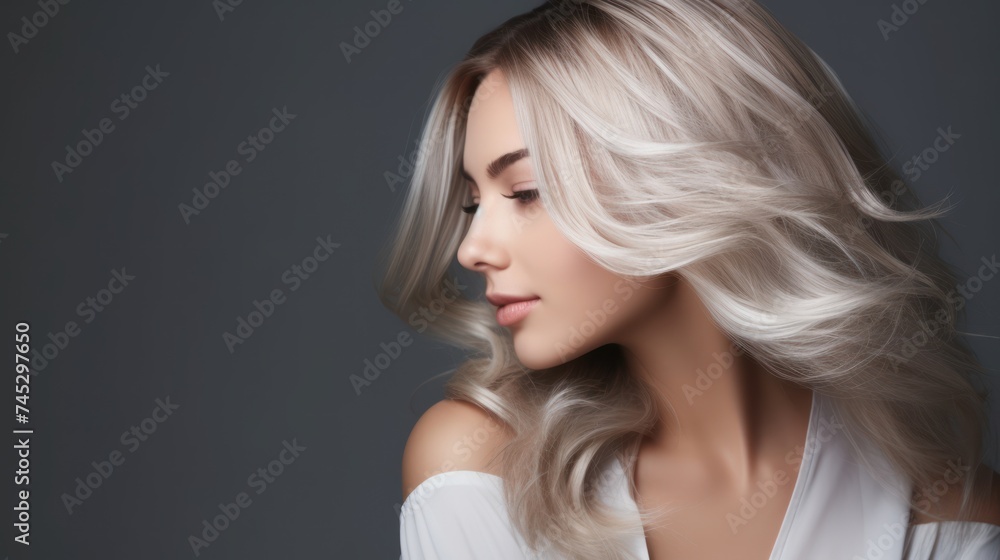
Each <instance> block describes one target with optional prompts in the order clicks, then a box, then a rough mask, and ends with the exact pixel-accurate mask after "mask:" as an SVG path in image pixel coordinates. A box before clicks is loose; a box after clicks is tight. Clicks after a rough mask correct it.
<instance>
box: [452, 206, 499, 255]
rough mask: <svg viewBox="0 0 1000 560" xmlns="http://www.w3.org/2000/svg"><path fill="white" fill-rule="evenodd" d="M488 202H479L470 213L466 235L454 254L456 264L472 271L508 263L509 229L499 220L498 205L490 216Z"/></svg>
mask: <svg viewBox="0 0 1000 560" xmlns="http://www.w3.org/2000/svg"><path fill="white" fill-rule="evenodd" d="M489 206H490V205H488V204H483V201H481V202H480V206H479V208H477V209H476V213H475V214H473V215H472V223H471V224H470V225H469V229H468V231H466V233H465V238H463V239H462V243H461V245H459V246H458V254H457V255H456V256H457V258H458V262H459V264H461V265H462V266H463V267H465V268H467V269H469V270H471V271H473V272H485V271H486V270H487V269H491V268H492V269H503V268H506V267H507V265H509V264H510V253H509V251H508V248H507V243H508V241H509V239H508V237H509V235H508V234H509V232H508V231H507V228H504V227H503V225H502V223H501V222H502V221H503V220H502V219H501V217H500V216H499V210H500V208H495V209H494V210H495V211H494V212H493V215H492V216H491V214H490V208H489Z"/></svg>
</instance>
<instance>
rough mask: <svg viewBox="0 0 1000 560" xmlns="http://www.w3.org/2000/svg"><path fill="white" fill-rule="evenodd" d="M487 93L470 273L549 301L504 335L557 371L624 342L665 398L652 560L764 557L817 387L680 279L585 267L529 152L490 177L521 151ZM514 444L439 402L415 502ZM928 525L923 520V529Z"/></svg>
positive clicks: (476, 124)
mask: <svg viewBox="0 0 1000 560" xmlns="http://www.w3.org/2000/svg"><path fill="white" fill-rule="evenodd" d="M484 83H490V84H493V87H490V88H480V90H479V91H477V92H476V96H475V99H474V101H473V105H472V107H473V110H472V111H470V113H469V120H468V123H467V127H466V143H465V147H464V153H463V167H464V169H465V170H467V172H468V174H469V176H470V177H471V179H472V181H470V182H469V185H468V188H469V198H468V200H469V201H470V202H471V203H472V204H478V208H476V209H475V213H474V215H473V218H472V220H471V224H470V225H469V228H468V231H467V232H466V235H465V238H464V240H463V242H462V244H461V246H460V247H459V249H458V255H457V256H458V260H459V262H460V263H461V265H462V266H463V267H465V268H467V269H469V270H472V271H475V272H478V273H480V274H482V275H483V277H484V278H485V281H486V289H487V293H503V294H507V295H515V296H533V297H538V298H540V301H539V302H538V303H537V304H536V305H535V307H534V309H532V311H531V312H530V313H529V314H528V316H527V317H525V318H524V319H523V320H522V321H520V322H518V323H516V324H514V325H511V326H510V327H508V328H509V329H510V332H511V334H512V336H513V339H514V346H515V351H516V352H517V356H518V359H519V360H520V361H521V362H522V363H523V364H524V365H525V366H527V367H529V368H532V369H541V368H547V367H551V366H554V365H558V364H560V363H563V362H566V361H568V360H571V359H573V358H576V357H578V356H580V355H583V354H585V353H587V352H589V351H591V350H594V349H595V348H598V347H600V346H603V345H605V344H618V345H620V346H621V347H622V348H623V349H624V350H625V354H626V356H627V361H628V366H629V371H631V372H633V374H634V375H636V376H639V378H641V379H642V380H644V381H645V382H646V383H648V384H649V385H650V386H651V387H652V388H653V389H654V391H655V393H656V394H657V395H658V397H659V399H658V400H659V404H660V409H661V421H660V424H659V426H658V428H657V430H656V432H655V434H654V435H653V436H652V437H648V438H646V440H644V442H643V444H642V446H641V447H640V450H639V454H638V460H637V466H636V471H635V473H634V474H635V479H636V485H637V494H636V495H634V496H633V499H635V500H636V501H637V502H638V503H640V504H645V505H648V506H651V507H656V506H659V505H664V504H669V505H670V506H672V507H678V508H679V509H678V513H677V514H675V515H674V516H672V517H671V520H670V524H669V528H666V529H655V530H652V529H647V531H646V542H647V546H648V548H649V552H650V560H657V559H659V558H689V559H698V558H745V559H754V558H759V559H767V558H768V556H769V555H770V553H771V550H772V548H773V546H774V543H775V540H776V539H777V535H778V531H779V529H780V527H781V524H782V521H783V519H784V516H785V512H786V511H787V509H788V504H789V502H790V499H791V494H792V490H793V488H794V486H795V482H796V478H797V475H798V472H797V467H798V465H799V464H800V463H799V462H797V461H795V462H792V463H789V460H788V457H789V454H790V453H792V454H793V456H794V454H797V456H798V457H801V450H802V448H803V446H804V444H805V440H806V432H807V428H808V421H809V415H810V410H811V403H812V391H811V390H809V389H808V388H804V387H801V386H798V385H797V384H794V383H791V382H787V381H784V380H781V379H779V378H777V377H776V376H774V375H772V374H770V373H768V372H766V371H765V370H763V368H762V367H761V366H760V365H759V364H758V363H757V362H755V361H754V360H753V359H752V358H750V357H748V356H746V355H745V354H742V355H739V354H738V353H736V352H734V351H733V347H732V346H731V341H730V340H729V339H728V338H727V337H726V336H725V335H724V334H723V333H722V332H721V331H720V330H719V328H718V327H717V326H716V325H715V323H714V321H713V320H712V318H711V316H710V314H709V312H708V311H707V309H706V308H705V307H704V306H703V305H702V303H701V301H700V299H699V298H698V297H697V294H696V293H695V291H694V290H693V288H692V287H691V286H690V284H688V283H687V282H685V281H684V280H683V279H681V278H680V277H679V276H676V275H673V274H666V275H663V276H661V277H656V278H651V279H649V280H647V281H646V282H642V283H630V282H627V281H625V280H623V279H622V278H620V277H618V276H617V275H615V274H613V273H611V272H609V271H608V270H606V269H604V268H603V267H601V266H599V265H598V264H597V263H595V262H593V261H592V260H591V259H589V258H588V257H587V256H586V255H585V254H584V253H583V252H582V251H580V250H579V249H578V248H577V247H576V246H575V245H573V244H572V243H571V242H570V241H568V240H567V239H566V238H565V237H564V236H563V235H562V234H561V233H560V232H559V230H558V229H557V228H556V227H555V225H554V224H553V222H552V221H551V220H550V219H549V216H548V214H547V213H546V212H545V209H544V208H543V206H542V203H541V201H540V200H538V198H537V197H536V196H533V194H536V193H530V192H526V191H530V190H531V189H534V188H536V185H535V184H534V181H535V174H534V171H533V169H532V165H531V163H532V162H531V160H530V155H528V156H527V157H523V158H521V159H518V160H517V161H515V162H514V163H512V164H510V165H509V166H507V167H506V168H505V169H504V170H503V171H502V172H501V173H500V174H498V175H497V176H495V177H491V176H490V174H488V173H487V167H488V166H489V165H490V163H491V162H493V161H494V160H496V159H497V158H499V157H500V156H501V155H503V154H507V153H511V152H516V151H517V150H520V149H523V148H525V145H524V142H523V140H522V137H521V134H520V132H519V130H518V127H517V122H516V120H515V112H514V105H513V102H512V99H511V96H510V90H509V88H508V86H507V82H506V80H505V78H504V76H503V74H502V73H501V72H500V71H498V70H494V71H493V72H491V73H490V74H489V75H488V76H487V77H486V79H485V80H484ZM518 193H520V194H518ZM608 301H612V302H614V305H613V306H608V303H607V302H608ZM602 309H603V310H605V311H606V320H605V321H603V323H601V324H600V325H598V324H596V322H595V321H594V320H593V319H592V317H593V316H594V315H593V313H594V312H596V311H598V310H602ZM608 309H614V311H613V312H607V310H608ZM588 312H591V314H589V315H588ZM588 321H589V323H590V324H589V325H588V328H587V330H586V332H587V333H589V335H588V336H584V337H582V342H581V337H579V336H578V337H576V338H574V337H572V336H571V335H572V334H573V333H574V332H576V333H580V332H581V327H582V326H584V325H585V324H587V323H588ZM591 327H592V328H591ZM727 358H730V359H731V360H730V359H727ZM712 364H718V365H720V366H724V365H726V364H729V365H728V367H725V368H724V369H723V373H722V375H720V376H718V378H717V379H714V380H713V382H712V384H711V386H710V387H708V389H707V390H704V391H702V392H701V393H700V394H692V393H690V389H688V392H685V388H686V387H687V388H690V387H698V386H699V385H698V384H697V381H696V378H697V376H698V375H699V371H705V370H706V369H707V368H708V367H710V366H712ZM483 430H488V433H489V437H487V438H485V441H483V442H482V443H477V444H476V448H475V449H471V446H469V445H463V443H462V442H468V441H470V440H469V439H468V438H469V437H470V436H472V435H474V434H476V432H477V431H478V433H479V435H480V436H482V434H483V433H484V432H483ZM509 437H510V430H509V429H508V428H507V427H505V426H503V424H502V422H501V421H500V420H498V419H496V418H493V417H492V415H491V414H489V413H488V412H486V411H484V410H482V409H481V408H479V407H478V406H475V405H473V404H471V403H466V402H461V401H457V400H451V399H445V400H442V401H440V402H438V403H437V404H435V405H434V406H432V407H431V408H430V409H428V410H427V412H425V413H424V414H423V416H421V418H420V419H419V421H418V422H417V423H416V425H415V426H414V428H413V430H412V432H411V434H410V437H409V440H408V441H407V443H406V448H405V449H404V452H403V497H404V499H405V498H406V496H408V495H409V493H410V492H411V491H412V490H413V489H414V488H416V487H417V486H418V485H419V484H420V483H421V482H423V481H424V480H426V479H427V478H428V477H430V476H433V475H434V474H437V473H439V472H442V471H448V470H473V471H480V472H487V473H490V474H495V475H497V474H498V472H497V469H496V467H495V465H493V464H491V463H490V460H491V459H492V458H493V457H494V456H495V454H496V452H497V450H498V449H499V448H500V446H502V445H503V443H504V442H505V441H507V440H508V439H509ZM483 439H484V438H482V437H479V438H475V439H474V440H473V441H481V440H483ZM779 471H780V472H781V473H783V475H779V474H778V473H779ZM993 476H994V479H995V480H997V481H998V482H995V483H994V490H995V491H996V492H994V495H993V496H992V499H991V500H986V501H985V502H984V506H985V507H984V509H983V511H982V513H981V515H980V516H979V517H977V518H974V519H973V520H977V521H984V522H987V523H993V524H997V525H1000V505H998V504H1000V498H998V496H1000V494H998V493H1000V475H997V474H996V473H993ZM776 477H779V478H777V480H786V482H785V483H782V484H778V485H777V492H776V493H775V494H774V495H773V496H771V497H770V498H769V499H768V501H767V503H766V504H765V505H764V506H763V507H762V508H761V509H760V510H759V511H758V512H757V514H756V515H755V516H754V517H753V518H752V519H750V520H749V522H748V523H747V524H746V525H738V526H736V527H735V530H734V528H733V526H731V524H730V522H731V519H732V517H731V516H729V517H727V515H728V514H732V513H736V512H738V510H739V507H740V499H741V498H745V497H749V496H750V495H751V494H753V493H754V492H756V491H758V486H757V483H758V482H759V481H770V480H776ZM949 500H951V501H950V502H949ZM986 502H988V503H986ZM949 504H950V505H949ZM955 505H957V504H955V503H954V500H953V498H951V497H950V495H946V496H945V497H944V499H943V500H942V501H941V502H940V506H941V507H940V509H939V510H938V512H939V513H942V514H944V515H946V516H947V512H948V508H949V507H951V508H954V507H955ZM737 515H738V513H737ZM926 521H928V520H927V519H926V518H923V516H917V520H916V521H915V522H926Z"/></svg>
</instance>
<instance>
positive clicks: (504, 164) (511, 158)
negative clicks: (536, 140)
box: [461, 148, 528, 184]
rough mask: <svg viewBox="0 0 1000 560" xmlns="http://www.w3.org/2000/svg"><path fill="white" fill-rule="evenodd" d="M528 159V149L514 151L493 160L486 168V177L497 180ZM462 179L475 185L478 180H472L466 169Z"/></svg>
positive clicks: (463, 169) (463, 171) (462, 170)
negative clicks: (514, 165) (517, 163)
mask: <svg viewBox="0 0 1000 560" xmlns="http://www.w3.org/2000/svg"><path fill="white" fill-rule="evenodd" d="M526 157H528V149H527V148H521V149H520V150H514V151H513V152H508V153H506V154H504V155H502V156H500V157H498V158H497V159H495V160H493V162H492V163H490V164H489V165H488V166H486V175H487V177H489V178H490V179H496V178H497V177H499V176H500V174H501V173H503V172H504V170H505V169H507V168H508V167H510V166H511V165H513V164H514V163H515V162H517V161H518V160H520V159H523V158H526ZM461 172H462V177H465V178H466V179H467V180H468V181H470V182H471V183H473V184H475V182H476V180H475V179H473V178H472V175H470V174H469V172H468V171H466V170H465V167H462V169H461Z"/></svg>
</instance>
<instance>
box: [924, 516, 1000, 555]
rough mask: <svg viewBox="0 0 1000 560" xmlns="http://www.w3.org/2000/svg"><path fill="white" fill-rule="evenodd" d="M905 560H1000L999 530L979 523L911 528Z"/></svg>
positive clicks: (941, 523)
mask: <svg viewBox="0 0 1000 560" xmlns="http://www.w3.org/2000/svg"><path fill="white" fill-rule="evenodd" d="M909 538H910V541H911V542H910V543H909V551H908V553H907V554H906V556H905V560H1000V526H997V525H992V524H990V523H980V522H976V521H943V522H935V523H918V524H916V525H912V526H911V527H910V535H909Z"/></svg>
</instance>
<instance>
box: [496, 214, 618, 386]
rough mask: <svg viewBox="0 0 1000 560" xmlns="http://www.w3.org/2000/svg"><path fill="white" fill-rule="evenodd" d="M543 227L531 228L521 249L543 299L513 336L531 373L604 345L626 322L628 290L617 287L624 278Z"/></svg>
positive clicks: (519, 354)
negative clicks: (528, 254)
mask: <svg viewBox="0 0 1000 560" xmlns="http://www.w3.org/2000/svg"><path fill="white" fill-rule="evenodd" d="M538 225H539V226H543V224H538ZM544 226H545V227H538V228H536V229H535V231H534V232H533V235H532V243H531V245H530V246H526V248H527V250H529V251H530V252H531V254H532V259H531V265H532V266H531V267H530V268H531V270H530V271H529V272H528V277H529V278H530V281H531V284H532V286H533V287H534V288H535V290H537V292H536V293H538V294H539V296H541V298H542V305H541V306H540V307H539V309H538V311H539V312H540V313H537V315H536V316H534V317H531V318H530V320H529V321H528V322H527V323H526V324H525V326H526V327H527V329H525V331H524V332H523V333H519V334H520V335H522V336H516V337H515V345H516V348H517V352H518V356H519V358H520V359H521V361H522V363H524V365H525V366H527V367H529V368H533V369H539V368H541V367H552V366H553V365H557V364H560V363H564V362H566V361H568V360H571V359H573V358H575V357H577V356H579V355H581V354H584V353H586V352H589V351H590V350H593V349H594V348H597V347H599V346H602V345H604V344H607V343H608V337H609V335H610V334H611V332H612V329H615V328H616V325H617V324H618V323H620V322H621V321H622V320H623V319H627V318H626V317H624V315H626V313H627V311H628V309H627V308H628V303H629V301H627V300H628V298H627V296H628V295H629V294H628V291H627V290H622V289H621V288H622V287H624V286H626V285H627V284H626V283H625V281H624V280H622V279H621V278H619V277H618V276H616V275H614V274H612V273H611V272H609V271H607V270H605V269H604V268H603V267H601V266H600V265H598V264H597V263H595V262H593V261H592V260H590V259H589V258H588V257H587V256H586V255H585V254H584V253H583V252H582V251H580V250H579V249H577V247H576V246H575V245H573V244H572V243H570V242H569V241H568V240H567V239H565V238H564V237H563V236H562V235H561V234H560V233H559V232H558V231H557V230H556V229H555V227H554V226H551V224H544ZM550 228H551V229H550ZM616 286H618V287H619V291H618V292H616V290H615V287H616Z"/></svg>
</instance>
